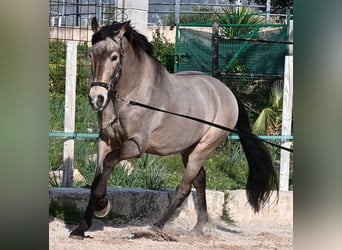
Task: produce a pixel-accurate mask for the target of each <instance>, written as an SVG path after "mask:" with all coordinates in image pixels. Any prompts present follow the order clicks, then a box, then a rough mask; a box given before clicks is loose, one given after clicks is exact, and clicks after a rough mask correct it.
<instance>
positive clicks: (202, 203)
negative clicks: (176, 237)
mask: <svg viewBox="0 0 342 250" xmlns="http://www.w3.org/2000/svg"><path fill="white" fill-rule="evenodd" d="M189 153H191V151H189V152H184V153H182V161H183V164H184V167H186V166H187V164H188V157H189ZM193 184H194V186H195V188H196V194H197V204H198V209H197V213H198V215H197V224H196V226H195V227H194V229H193V231H194V232H195V233H202V229H203V226H204V225H205V224H206V223H207V222H208V211H207V201H206V194H205V189H206V173H205V170H204V168H203V166H202V167H201V169H200V171H199V172H198V174H197V176H196V177H195V179H194V181H193Z"/></svg>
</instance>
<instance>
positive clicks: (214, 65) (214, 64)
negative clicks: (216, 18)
mask: <svg viewBox="0 0 342 250" xmlns="http://www.w3.org/2000/svg"><path fill="white" fill-rule="evenodd" d="M218 38H219V24H218V22H214V23H213V29H212V75H213V76H214V77H218Z"/></svg>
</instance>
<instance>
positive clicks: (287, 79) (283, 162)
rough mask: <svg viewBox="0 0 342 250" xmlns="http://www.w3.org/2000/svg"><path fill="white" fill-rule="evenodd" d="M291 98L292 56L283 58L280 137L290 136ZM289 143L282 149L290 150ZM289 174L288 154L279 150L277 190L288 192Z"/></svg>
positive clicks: (285, 143)
mask: <svg viewBox="0 0 342 250" xmlns="http://www.w3.org/2000/svg"><path fill="white" fill-rule="evenodd" d="M292 96H293V56H285V72H284V94H283V117H282V128H281V134H282V135H291V126H292ZM291 143H292V142H289V141H285V142H284V143H282V146H283V147H287V148H290V147H291ZM289 173H290V152H288V151H285V150H281V152H280V178H279V190H280V191H288V190H289Z"/></svg>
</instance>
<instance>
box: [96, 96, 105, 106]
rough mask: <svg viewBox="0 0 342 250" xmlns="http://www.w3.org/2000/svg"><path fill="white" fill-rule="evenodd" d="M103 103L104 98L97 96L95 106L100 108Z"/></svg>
mask: <svg viewBox="0 0 342 250" xmlns="http://www.w3.org/2000/svg"><path fill="white" fill-rule="evenodd" d="M103 101H104V97H103V96H102V95H98V96H97V98H96V106H97V107H101V106H102V104H103Z"/></svg>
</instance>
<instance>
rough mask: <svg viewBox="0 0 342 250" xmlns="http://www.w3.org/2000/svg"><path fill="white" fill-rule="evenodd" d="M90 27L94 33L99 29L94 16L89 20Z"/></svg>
mask: <svg viewBox="0 0 342 250" xmlns="http://www.w3.org/2000/svg"><path fill="white" fill-rule="evenodd" d="M91 29H92V30H93V32H94V33H96V32H98V31H99V30H100V26H99V24H98V23H97V20H96V17H93V19H92V20H91Z"/></svg>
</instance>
